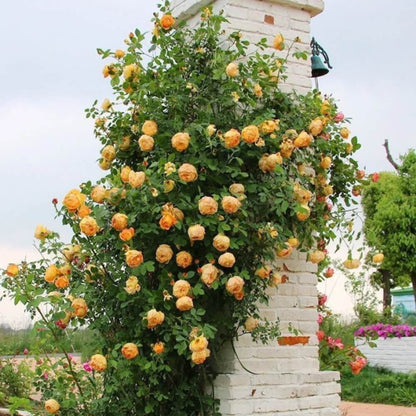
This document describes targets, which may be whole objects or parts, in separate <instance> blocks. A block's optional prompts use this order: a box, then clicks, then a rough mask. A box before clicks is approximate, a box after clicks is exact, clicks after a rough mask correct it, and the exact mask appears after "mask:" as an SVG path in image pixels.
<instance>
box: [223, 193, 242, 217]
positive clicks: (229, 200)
mask: <svg viewBox="0 0 416 416" xmlns="http://www.w3.org/2000/svg"><path fill="white" fill-rule="evenodd" d="M221 205H222V208H223V210H224V211H225V212H227V213H228V214H235V213H236V212H237V211H238V210H239V208H240V207H241V202H240V201H239V200H238V199H237V198H236V197H234V196H225V197H224V198H222V201H221Z"/></svg>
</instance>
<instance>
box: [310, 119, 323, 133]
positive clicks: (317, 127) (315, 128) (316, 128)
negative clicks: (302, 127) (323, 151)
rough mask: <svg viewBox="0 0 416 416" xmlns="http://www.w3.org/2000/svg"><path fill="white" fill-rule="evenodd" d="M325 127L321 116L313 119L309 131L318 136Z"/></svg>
mask: <svg viewBox="0 0 416 416" xmlns="http://www.w3.org/2000/svg"><path fill="white" fill-rule="evenodd" d="M323 128H324V123H323V121H322V120H321V119H320V118H319V117H317V118H315V119H313V120H312V121H311V122H310V124H309V132H310V133H311V134H312V136H318V135H319V134H321V133H322V129H323Z"/></svg>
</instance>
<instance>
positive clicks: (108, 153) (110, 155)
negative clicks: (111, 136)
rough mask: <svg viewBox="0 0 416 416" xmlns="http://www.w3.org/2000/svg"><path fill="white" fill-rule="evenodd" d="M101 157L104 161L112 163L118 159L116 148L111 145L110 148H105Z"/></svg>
mask: <svg viewBox="0 0 416 416" xmlns="http://www.w3.org/2000/svg"><path fill="white" fill-rule="evenodd" d="M101 156H102V158H103V159H104V160H108V161H109V162H112V161H113V160H114V159H115V157H116V149H115V147H114V146H112V145H111V144H109V145H108V146H105V147H104V149H103V150H101Z"/></svg>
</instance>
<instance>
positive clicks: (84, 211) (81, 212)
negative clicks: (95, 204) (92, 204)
mask: <svg viewBox="0 0 416 416" xmlns="http://www.w3.org/2000/svg"><path fill="white" fill-rule="evenodd" d="M91 212H92V210H91V209H90V208H89V207H88V206H87V205H81V206H80V207H79V208H78V211H77V214H78V216H79V217H80V218H85V217H87V216H88V215H90V214H91Z"/></svg>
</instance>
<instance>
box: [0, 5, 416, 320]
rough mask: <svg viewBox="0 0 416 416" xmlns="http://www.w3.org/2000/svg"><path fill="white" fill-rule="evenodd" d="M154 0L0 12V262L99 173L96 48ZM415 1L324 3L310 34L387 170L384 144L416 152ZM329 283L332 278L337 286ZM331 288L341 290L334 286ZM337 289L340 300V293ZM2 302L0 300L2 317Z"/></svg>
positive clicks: (138, 22)
mask: <svg viewBox="0 0 416 416" xmlns="http://www.w3.org/2000/svg"><path fill="white" fill-rule="evenodd" d="M156 3H157V2H156V1H154V0H147V1H139V0H134V1H133V0H122V1H121V2H117V3H116V2H114V1H113V0H112V1H109V0H100V1H98V0H88V1H83V0H74V1H72V2H63V1H56V0H21V1H20V2H12V1H7V2H3V4H2V6H1V7H0V10H1V15H2V23H1V25H0V45H1V51H2V54H1V58H0V62H1V64H0V80H1V93H0V94H1V100H0V126H1V133H0V137H1V148H0V149H1V155H2V158H1V162H0V178H1V191H2V203H1V204H0V222H1V232H0V267H6V266H7V264H8V263H9V262H19V261H20V260H21V259H22V258H24V257H25V256H28V258H33V253H34V251H33V249H32V248H31V246H32V243H33V230H34V228H35V227H36V225H37V224H39V223H42V224H45V225H46V226H47V227H49V228H53V229H55V230H61V228H60V227H59V226H58V223H57V222H54V220H53V217H54V210H53V207H52V204H51V200H52V198H55V197H56V198H58V199H59V200H60V201H61V200H62V198H63V196H64V195H65V193H66V192H67V191H68V190H69V189H72V188H74V187H77V186H78V185H79V184H80V183H81V182H82V181H84V180H86V179H96V178H98V177H99V176H100V175H102V173H103V172H102V171H101V170H100V169H99V168H98V167H97V164H96V160H97V158H98V156H99V149H100V145H99V143H98V141H96V140H95V139H94V137H93V133H92V130H93V129H92V123H91V121H89V120H86V119H85V117H84V109H85V108H86V107H88V106H90V104H92V102H93V101H94V100H95V99H96V98H97V99H99V100H100V101H101V100H102V99H103V98H105V97H107V96H109V94H110V89H109V87H108V81H107V80H105V79H104V78H103V77H102V74H101V70H102V67H103V61H102V60H101V58H100V57H99V56H98V55H97V54H96V48H97V47H102V48H111V49H116V48H121V49H123V48H124V46H125V45H124V42H123V40H124V39H125V38H126V37H127V35H128V33H129V32H130V31H132V30H133V29H135V28H136V27H138V28H140V29H141V30H143V31H148V30H150V29H151V27H152V24H151V23H150V18H151V16H152V13H153V12H154V11H155V10H156ZM415 19H416V2H415V1H414V0H400V1H399V2H396V3H395V4H394V7H393V6H392V3H391V2H390V1H387V0H366V1H362V0H348V1H345V0H344V1H340V0H339V1H336V0H332V1H330V0H328V1H327V2H326V10H325V11H324V13H322V14H321V15H319V16H317V17H315V18H314V19H313V21H312V34H313V35H314V36H315V38H316V39H317V41H318V42H319V43H320V44H321V45H322V47H324V49H325V50H326V51H327V52H328V54H329V56H330V61H331V64H332V65H333V70H331V72H330V73H329V74H328V75H327V76H325V77H323V78H320V89H321V91H322V92H323V93H327V94H333V95H334V96H335V97H336V98H337V99H338V100H339V105H340V108H341V109H342V110H343V112H344V113H345V114H346V115H347V116H348V117H351V118H352V121H353V122H352V127H351V130H352V132H353V134H355V135H357V136H358V137H359V139H360V141H361V143H362V145H363V149H362V150H361V151H360V153H359V154H358V158H359V162H360V165H361V166H362V167H366V169H367V171H368V172H373V171H379V170H391V169H390V166H389V164H388V162H387V161H386V159H385V155H384V149H383V148H382V143H383V141H384V139H386V138H388V139H390V145H391V151H392V153H393V155H394V156H395V157H396V156H398V155H399V154H403V153H405V152H406V151H407V149H408V148H410V147H412V146H413V147H415V143H416V140H415V135H414V133H413V130H414V120H415V119H416V110H415V109H416V106H415V105H414V97H415V92H416V91H415V90H416V89H415V81H414V76H415V73H416V48H415V47H414V44H413V42H414V28H413V25H414V22H415ZM335 281H336V279H334V280H333V282H335ZM335 286H336V287H335V289H332V288H331V287H330V288H328V290H330V291H335V292H334V293H337V291H338V289H339V288H341V287H342V286H343V285H342V283H337V284H336V285H335ZM339 296H341V295H339ZM8 310H9V305H7V306H6V305H5V303H4V302H3V304H2V305H1V304H0V322H1V321H2V320H4V319H5V318H6V314H7V311H8Z"/></svg>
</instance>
